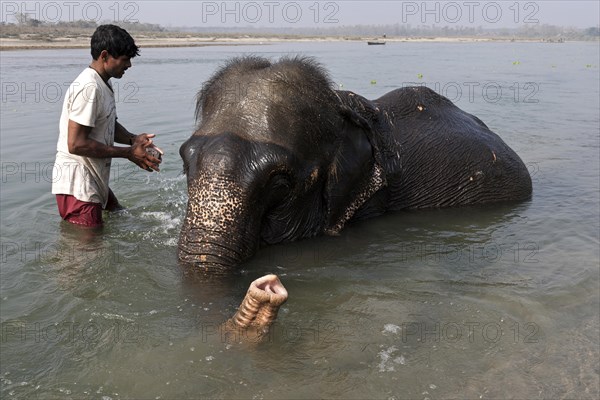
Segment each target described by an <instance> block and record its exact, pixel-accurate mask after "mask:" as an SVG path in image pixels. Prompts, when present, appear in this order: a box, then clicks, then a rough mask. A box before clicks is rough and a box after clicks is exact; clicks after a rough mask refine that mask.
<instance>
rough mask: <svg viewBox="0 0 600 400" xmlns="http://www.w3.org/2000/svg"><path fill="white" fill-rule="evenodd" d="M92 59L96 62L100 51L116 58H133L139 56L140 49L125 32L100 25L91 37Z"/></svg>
mask: <svg viewBox="0 0 600 400" xmlns="http://www.w3.org/2000/svg"><path fill="white" fill-rule="evenodd" d="M91 47H92V58H93V59H94V60H97V59H98V57H100V53H101V52H102V50H106V51H108V54H110V55H111V56H113V57H115V58H117V57H121V56H127V57H130V58H133V57H135V56H139V55H140V48H139V47H138V46H136V44H135V42H134V40H133V38H132V37H131V35H129V33H127V31H126V30H125V29H123V28H120V27H118V26H116V25H111V24H108V25H100V26H99V27H98V28H96V31H95V32H94V34H93V35H92V43H91Z"/></svg>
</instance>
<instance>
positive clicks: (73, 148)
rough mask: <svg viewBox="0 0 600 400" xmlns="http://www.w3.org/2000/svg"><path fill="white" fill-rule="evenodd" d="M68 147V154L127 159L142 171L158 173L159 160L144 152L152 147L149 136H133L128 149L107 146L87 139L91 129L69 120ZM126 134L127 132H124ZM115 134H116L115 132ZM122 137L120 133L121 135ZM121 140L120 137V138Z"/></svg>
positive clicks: (150, 136)
mask: <svg viewBox="0 0 600 400" xmlns="http://www.w3.org/2000/svg"><path fill="white" fill-rule="evenodd" d="M68 129H69V134H68V140H67V143H68V147H69V153H71V154H75V155H78V156H83V157H94V158H114V157H121V158H127V159H128V160H130V161H131V162H133V163H135V164H136V165H137V166H139V167H140V168H142V169H145V170H147V171H150V170H155V171H159V169H158V164H159V163H160V160H158V159H156V158H154V157H152V156H151V155H149V154H148V153H147V152H146V147H148V146H151V145H152V140H150V138H152V137H154V135H151V134H141V135H133V140H132V145H131V146H128V147H119V146H107V145H105V144H103V143H100V142H98V141H96V140H94V139H91V138H90V137H89V135H90V132H91V131H92V128H91V127H89V126H85V125H80V124H78V123H77V122H75V121H72V120H69V128H68ZM123 129H124V128H123ZM125 132H127V130H125ZM115 134H116V132H115ZM121 135H122V133H121ZM121 138H122V136H121Z"/></svg>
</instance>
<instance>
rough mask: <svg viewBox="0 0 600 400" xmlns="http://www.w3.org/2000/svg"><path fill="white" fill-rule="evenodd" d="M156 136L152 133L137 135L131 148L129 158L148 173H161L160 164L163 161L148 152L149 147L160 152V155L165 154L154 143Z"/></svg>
mask: <svg viewBox="0 0 600 400" xmlns="http://www.w3.org/2000/svg"><path fill="white" fill-rule="evenodd" d="M154 136H156V135H154V134H152V133H141V134H139V135H136V136H135V138H134V139H133V144H132V145H131V147H130V148H129V155H128V156H127V158H128V159H129V160H130V161H131V162H133V163H135V164H136V165H137V166H138V167H140V168H142V169H145V170H146V171H152V170H154V171H157V172H158V171H160V169H159V168H158V164H160V163H161V162H162V161H161V160H160V159H158V158H156V157H153V156H152V155H150V154H148V152H146V148H147V147H153V148H155V149H156V150H158V152H159V153H160V154H164V153H163V151H162V150H161V149H159V148H158V147H156V146H155V145H154V144H153V143H152V138H153V137H154Z"/></svg>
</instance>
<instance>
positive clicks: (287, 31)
mask: <svg viewBox="0 0 600 400" xmlns="http://www.w3.org/2000/svg"><path fill="white" fill-rule="evenodd" d="M170 30H177V31H187V32H198V33H216V34H232V33H238V34H252V35H256V34H265V33H266V34H274V35H286V36H293V35H307V36H342V37H343V36H346V37H353V36H354V37H356V36H360V37H382V36H383V35H386V36H387V37H406V38H414V37H482V38H486V37H489V38H492V37H494V38H530V39H559V38H562V39H565V40H593V39H598V38H600V29H599V28H598V27H590V28H586V29H581V28H570V27H560V26H555V25H547V24H528V25H524V26H521V27H519V28H483V27H481V26H477V27H472V26H457V25H455V26H437V25H420V26H413V25H410V24H400V23H397V24H392V25H354V26H348V25H346V26H326V27H309V28H302V27H292V28H290V27H285V28H276V27H255V26H246V27H236V28H232V27H193V28H172V29H170Z"/></svg>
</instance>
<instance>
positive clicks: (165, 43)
mask: <svg viewBox="0 0 600 400" xmlns="http://www.w3.org/2000/svg"><path fill="white" fill-rule="evenodd" d="M133 36H134V38H135V41H136V44H137V45H138V46H140V47H141V48H144V47H145V48H149V47H202V46H225V45H260V44H268V43H277V42H367V41H369V40H374V38H367V37H365V38H363V37H267V36H265V37H254V36H252V37H250V36H236V37H209V36H207V37H201V36H182V37H162V38H161V37H145V36H143V35H142V36H140V35H138V36H136V35H133ZM385 41H386V43H396V42H491V41H509V39H494V38H386V39H385ZM533 41H538V40H533ZM89 46H90V39H89V37H53V38H43V39H39V38H0V50H32V49H33V50H35V49H37V50H40V49H79V48H89Z"/></svg>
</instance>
